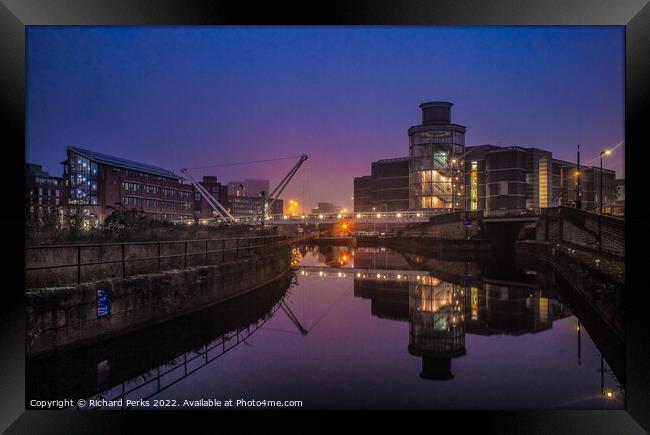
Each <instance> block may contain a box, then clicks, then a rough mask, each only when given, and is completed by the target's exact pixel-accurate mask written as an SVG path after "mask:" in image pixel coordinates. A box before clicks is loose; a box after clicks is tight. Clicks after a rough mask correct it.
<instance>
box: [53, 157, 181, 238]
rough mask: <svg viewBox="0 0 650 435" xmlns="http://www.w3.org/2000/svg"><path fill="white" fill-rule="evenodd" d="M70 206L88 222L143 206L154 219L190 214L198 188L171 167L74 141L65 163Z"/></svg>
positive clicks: (88, 223) (176, 217)
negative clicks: (97, 149) (169, 168)
mask: <svg viewBox="0 0 650 435" xmlns="http://www.w3.org/2000/svg"><path fill="white" fill-rule="evenodd" d="M63 165H64V174H63V179H64V180H65V188H66V191H67V192H68V201H67V204H68V207H69V208H70V209H77V208H79V209H81V210H82V212H83V214H84V224H85V225H90V226H94V225H97V224H99V223H102V222H104V220H105V219H106V218H107V217H108V216H110V214H111V213H112V212H113V211H114V210H116V209H138V210H142V211H143V212H145V213H147V214H148V215H149V216H151V217H152V218H154V219H158V220H162V221H175V220H185V219H191V218H192V217H193V214H194V192H193V188H192V185H190V184H186V183H184V182H183V180H182V179H181V178H180V177H179V176H178V175H176V174H174V173H173V172H172V171H170V170H167V169H162V168H158V167H156V166H151V165H148V164H144V163H138V162H134V161H131V160H126V159H122V158H118V157H113V156H109V155H107V154H103V153H98V152H95V151H90V150H85V149H81V148H77V147H72V146H69V147H68V149H67V159H66V160H65V161H64V162H63Z"/></svg>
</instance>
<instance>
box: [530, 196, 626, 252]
mask: <svg viewBox="0 0 650 435" xmlns="http://www.w3.org/2000/svg"><path fill="white" fill-rule="evenodd" d="M542 210H543V211H542V214H541V216H540V218H539V221H538V224H537V233H536V238H537V240H540V241H541V240H544V241H550V242H553V241H557V242H568V243H573V244H576V245H579V246H581V247H585V248H588V249H592V250H598V249H599V240H600V238H601V237H602V251H603V252H604V253H606V254H611V255H616V256H624V255H625V221H624V220H623V219H620V218H616V217H611V216H603V215H597V214H595V213H590V212H586V211H584V210H579V209H574V208H568V207H558V208H553V209H542Z"/></svg>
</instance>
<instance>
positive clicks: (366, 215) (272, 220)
mask: <svg viewBox="0 0 650 435" xmlns="http://www.w3.org/2000/svg"><path fill="white" fill-rule="evenodd" d="M453 212H454V210H453V209H450V208H439V209H430V210H418V211H389V212H360V213H349V212H347V213H321V214H302V215H295V216H291V215H286V214H284V215H283V214H273V215H268V216H266V218H265V219H264V220H262V218H261V217H260V216H258V215H254V216H234V217H233V219H234V221H235V222H236V223H238V224H242V225H259V224H261V223H262V222H264V223H265V224H268V225H297V224H298V225H310V224H313V225H316V224H337V223H342V222H351V223H359V224H373V223H377V224H379V223H382V224H400V223H403V224H408V223H419V222H428V221H429V218H430V217H431V216H438V215H441V214H447V213H453ZM194 222H195V221H194V220H193V219H188V220H184V221H178V223H187V224H192V223H194ZM220 223H226V220H224V219H222V218H220V217H217V218H207V219H199V224H202V225H210V224H220Z"/></svg>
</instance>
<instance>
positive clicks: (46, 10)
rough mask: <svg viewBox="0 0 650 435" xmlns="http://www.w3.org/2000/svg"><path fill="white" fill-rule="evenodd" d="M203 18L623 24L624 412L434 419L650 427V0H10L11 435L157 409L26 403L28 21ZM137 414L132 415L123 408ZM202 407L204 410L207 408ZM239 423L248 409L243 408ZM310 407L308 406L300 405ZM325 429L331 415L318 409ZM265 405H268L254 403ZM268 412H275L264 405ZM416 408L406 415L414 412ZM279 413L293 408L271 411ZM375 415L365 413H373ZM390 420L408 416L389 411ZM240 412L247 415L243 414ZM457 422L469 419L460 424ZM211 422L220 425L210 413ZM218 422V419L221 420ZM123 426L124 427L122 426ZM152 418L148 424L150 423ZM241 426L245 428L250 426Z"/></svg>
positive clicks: (4, 63)
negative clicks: (647, 273) (646, 195)
mask: <svg viewBox="0 0 650 435" xmlns="http://www.w3.org/2000/svg"><path fill="white" fill-rule="evenodd" d="M126 24H128V25H179V24H183V25H197V24H198V25H206V24H229V25H233V24H306V25H320V24H337V25H338V24H353V25H361V24H369V25H403V24H414V25H622V26H625V35H626V61H625V62H626V72H625V77H626V78H625V80H626V87H625V89H626V91H625V140H626V142H627V144H628V146H627V147H626V154H625V165H626V171H625V172H626V191H627V198H628V200H627V203H626V269H627V271H626V286H625V295H626V296H625V306H626V311H625V322H626V343H627V345H626V373H627V382H626V386H625V389H626V406H625V407H626V410H625V411H539V412H535V411H529V412H474V413H472V412H465V411H464V412H453V413H442V412H437V411H436V412H435V416H434V417H430V418H427V419H426V420H428V421H437V423H436V424H440V422H446V423H448V422H452V421H453V422H456V423H455V424H456V425H457V426H456V427H457V428H458V429H468V428H470V427H473V428H475V429H478V430H481V431H484V432H485V431H488V432H489V431H495V432H507V433H627V434H632V433H643V430H644V429H645V430H646V431H650V412H648V410H650V402H649V401H648V394H649V392H650V369H649V366H648V353H649V346H648V338H647V337H648V336H647V335H646V333H647V332H646V331H648V330H649V328H648V326H649V325H648V323H649V320H648V319H649V317H650V316H648V315H647V314H645V313H644V311H645V307H646V306H647V302H646V300H647V284H646V283H645V282H644V280H643V268H644V266H646V265H647V264H649V263H648V260H649V257H650V256H649V255H648V253H647V252H648V251H647V249H645V246H647V245H646V241H647V240H648V237H647V236H648V234H649V233H650V231H649V230H648V228H647V227H648V225H647V223H648V215H647V214H645V212H644V204H643V202H644V201H643V199H642V198H643V197H642V193H641V190H642V189H643V188H644V187H645V185H644V184H643V180H642V175H643V174H644V169H643V168H642V167H641V165H642V164H643V159H642V158H641V155H642V152H643V147H647V146H648V144H650V137H649V129H650V127H649V125H650V123H648V122H647V119H646V118H643V115H642V114H643V113H645V112H647V110H644V109H647V106H648V104H647V102H648V97H649V95H650V85H649V83H648V78H649V77H650V61H649V59H650V5H649V4H648V1H647V0H617V1H607V0H592V1H588V0H571V1H568V0H566V1H563V0H504V1H485V0H483V1H482V0H445V1H435V2H433V1H432V2H424V1H416V0H402V1H399V2H387V1H373V2H370V1H347V2H342V1H332V2H322V3H312V2H305V3H303V4H302V5H298V4H296V3H294V2H291V3H290V2H286V3H284V4H278V3H276V2H266V3H261V4H260V5H252V4H248V3H245V2H233V1H228V2H222V1H213V2H210V1H192V0H186V1H171V0H157V1H151V0H147V1H139V2H135V1H127V0H112V1H110V0H67V1H66V0H49V1H47V0H3V2H2V4H0V53H1V56H0V68H1V69H0V70H1V72H2V75H1V79H0V88H1V89H0V107H1V109H2V115H3V116H2V119H3V121H4V122H5V128H4V129H3V136H4V140H3V144H4V147H3V151H4V153H5V158H4V162H5V169H7V168H8V169H9V173H8V176H7V178H6V180H5V194H6V195H5V197H6V198H7V199H6V202H5V204H4V207H3V213H2V214H0V219H1V220H2V224H3V225H2V228H3V229H4V230H5V234H6V235H5V237H4V238H5V239H6V240H8V241H9V243H5V246H4V249H3V251H4V252H5V254H6V255H5V256H4V257H5V259H4V261H3V264H4V268H3V269H4V272H5V273H4V275H5V277H4V289H3V295H2V302H0V306H1V309H2V314H1V316H0V331H1V332H0V343H1V345H0V348H1V349H2V353H1V354H2V355H3V358H2V370H0V430H5V429H7V431H8V433H23V432H26V431H29V432H30V433H40V432H48V433H59V432H61V433H104V432H107V433H108V432H110V433H116V432H121V430H127V429H132V428H133V427H132V424H133V420H134V419H137V421H138V422H139V423H142V422H144V421H145V419H146V421H147V424H148V423H149V420H150V417H152V413H150V412H138V413H135V414H137V416H135V415H133V414H134V413H121V412H109V413H90V412H75V411H71V412H59V411H25V410H24V396H25V384H24V375H25V369H24V302H23V294H24V293H23V289H24V285H23V270H24V264H23V255H22V252H23V251H22V249H23V248H24V225H23V223H24V215H23V211H24V210H23V207H22V202H23V201H24V198H23V192H22V190H20V189H15V188H12V184H14V183H15V181H14V180H19V179H20V180H22V179H24V178H23V177H24V172H23V171H24V159H25V149H24V147H25V98H24V96H25V71H26V67H25V28H26V26H31V25H126ZM126 414H129V415H126ZM154 414H155V417H154V418H155V420H156V421H157V424H161V425H163V426H166V425H168V424H169V423H170V422H172V421H178V420H179V419H180V417H189V418H190V419H192V420H193V421H195V422H196V421H197V420H198V419H200V420H205V421H206V422H214V416H213V415H210V414H212V413H206V412H198V413H191V414H188V413H185V412H181V413H178V412H170V413H166V412H155V413H154ZM198 414H200V416H201V417H200V418H199V417H198ZM237 414H238V416H239V420H240V421H242V420H243V421H245V420H247V419H245V418H241V416H242V415H243V413H241V412H240V413H237ZM303 414H304V412H303ZM314 414H315V415H316V416H318V417H319V420H320V421H321V422H322V424H320V423H319V424H318V425H319V426H320V427H324V426H325V424H326V422H329V420H326V418H325V417H324V416H323V415H322V413H314ZM256 415H258V416H259V415H260V413H256ZM264 415H265V416H267V415H268V416H270V415H271V413H265V414H264ZM407 415H408V414H407ZM272 416H273V417H279V419H278V418H274V421H275V422H284V424H289V423H290V422H291V421H292V420H291V418H292V416H291V415H288V414H287V413H285V412H275V413H272ZM375 416H376V414H374V415H373V416H372V417H371V416H369V415H366V414H363V415H362V418H364V419H366V418H367V419H369V420H373V421H376V420H377V419H376V417H375ZM381 416H382V417H383V419H388V420H400V421H401V422H405V421H406V420H409V419H410V418H408V417H406V416H404V415H400V416H395V415H394V414H391V413H384V414H382V415H381ZM243 421H242V423H241V424H242V425H243V424H244V422H243ZM459 421H460V423H459ZM211 424H214V423H211ZM213 427H216V426H213ZM122 428H123V429H122ZM150 429H151V428H149V430H150ZM242 429H243V427H242Z"/></svg>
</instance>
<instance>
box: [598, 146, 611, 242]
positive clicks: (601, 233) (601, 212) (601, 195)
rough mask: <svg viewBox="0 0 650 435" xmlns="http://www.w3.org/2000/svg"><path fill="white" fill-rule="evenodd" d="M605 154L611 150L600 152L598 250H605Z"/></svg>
mask: <svg viewBox="0 0 650 435" xmlns="http://www.w3.org/2000/svg"><path fill="white" fill-rule="evenodd" d="M603 154H607V155H609V154H611V151H610V150H603V151H601V152H600V194H599V196H598V202H599V207H598V209H599V210H598V252H599V253H600V252H602V251H603V228H602V223H601V216H600V215H602V214H603Z"/></svg>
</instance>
